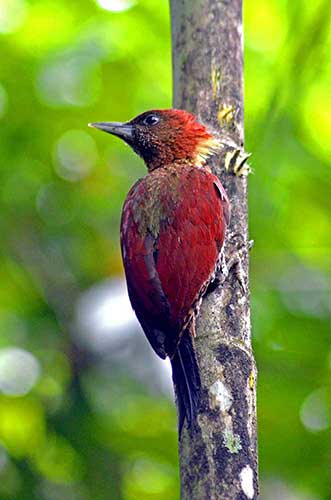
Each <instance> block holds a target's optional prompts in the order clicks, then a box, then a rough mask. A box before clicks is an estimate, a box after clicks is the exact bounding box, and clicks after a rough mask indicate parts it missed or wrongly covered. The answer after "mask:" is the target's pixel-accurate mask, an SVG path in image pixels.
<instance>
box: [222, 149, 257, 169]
mask: <svg viewBox="0 0 331 500" xmlns="http://www.w3.org/2000/svg"><path fill="white" fill-rule="evenodd" d="M250 156H251V153H246V151H245V150H244V149H242V148H240V147H239V146H238V147H236V148H233V149H231V150H230V151H228V152H227V153H226V155H225V160H224V167H225V170H226V171H227V172H233V173H234V175H236V176H237V177H243V176H247V175H248V174H250V173H251V172H252V169H251V167H250V166H249V164H248V163H247V160H248V158H249V157H250Z"/></svg>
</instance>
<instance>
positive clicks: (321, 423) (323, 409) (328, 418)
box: [300, 387, 331, 432]
mask: <svg viewBox="0 0 331 500" xmlns="http://www.w3.org/2000/svg"><path fill="white" fill-rule="evenodd" d="M330 410H331V408H330V395H329V393H328V390H327V388H325V387H320V388H319V389H316V390H315V391H313V392H311V393H310V394H309V395H308V396H307V397H306V399H305V400H304V402H303V403H302V406H301V410H300V418H301V422H302V423H303V425H304V426H305V427H306V429H307V430H309V431H312V432H319V431H324V430H326V429H328V428H329V427H330V425H331V411H330Z"/></svg>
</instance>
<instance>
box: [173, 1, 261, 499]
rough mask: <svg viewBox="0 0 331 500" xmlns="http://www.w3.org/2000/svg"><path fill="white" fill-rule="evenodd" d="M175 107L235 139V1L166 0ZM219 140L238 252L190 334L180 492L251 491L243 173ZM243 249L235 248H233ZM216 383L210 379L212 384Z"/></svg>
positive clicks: (229, 247) (254, 487) (238, 85)
mask: <svg viewBox="0 0 331 500" xmlns="http://www.w3.org/2000/svg"><path fill="white" fill-rule="evenodd" d="M170 3H171V18H172V42H173V80H174V106H175V107H177V108H184V109H187V110H188V111H191V112H193V113H195V114H196V115H198V117H199V118H200V119H201V120H202V121H203V122H204V123H206V124H208V125H210V126H212V127H213V128H214V129H215V130H216V131H217V132H218V134H219V135H220V137H221V138H222V137H223V138H224V141H225V142H229V139H230V142H231V141H232V142H233V144H237V145H238V146H240V147H242V146H243V142H244V136H243V91H242V86H243V85H242V79H243V61H242V58H243V54H242V5H241V0H232V1H231V2H229V1H227V0H219V1H217V2H215V0H199V1H194V2H192V1H191V0H171V2H170ZM231 148H232V146H229V147H228V148H227V147H225V148H224V149H223V150H222V152H221V153H220V155H218V156H217V157H215V158H214V159H213V160H212V161H211V162H210V164H211V166H212V169H213V171H214V173H215V174H216V175H218V176H219V177H220V179H221V181H222V183H223V185H224V187H225V189H226V191H227V194H228V196H229V198H230V203H231V208H232V216H231V223H230V226H229V229H228V233H227V238H226V244H225V250H224V251H225V258H226V259H227V258H228V259H229V258H230V256H233V255H234V254H236V253H237V254H238V259H239V260H240V268H241V279H240V280H239V279H238V273H237V271H238V268H237V267H236V266H233V267H232V268H231V269H230V272H229V275H228V277H227V279H226V280H225V282H224V283H223V284H222V286H221V287H219V288H217V289H216V290H215V291H214V292H212V293H211V294H209V295H207V296H206V297H205V298H204V300H203V303H202V306H201V310H200V314H199V317H198V319H197V335H196V339H195V345H196V351H197V356H198V361H199V365H200V369H201V380H202V391H201V404H200V409H199V415H198V419H197V424H196V425H195V426H194V427H193V428H192V429H190V430H188V429H187V428H186V427H184V429H183V432H182V436H181V439H180V442H179V454H180V475H181V498H182V499H183V500H203V499H210V500H216V499H217V500H230V499H231V500H234V499H235V500H245V499H247V498H250V499H256V498H257V497H258V475H257V474H258V473H257V442H256V394H255V391H256V378H257V373H256V366H255V361H254V356H253V353H252V347H251V331H250V308H249V280H248V253H249V243H248V228H247V177H246V176H241V177H238V176H235V175H233V172H231V171H227V170H226V168H225V166H226V165H227V164H228V163H229V157H227V156H226V155H227V154H228V153H229V150H231ZM239 249H240V252H239ZM215 384H216V385H215Z"/></svg>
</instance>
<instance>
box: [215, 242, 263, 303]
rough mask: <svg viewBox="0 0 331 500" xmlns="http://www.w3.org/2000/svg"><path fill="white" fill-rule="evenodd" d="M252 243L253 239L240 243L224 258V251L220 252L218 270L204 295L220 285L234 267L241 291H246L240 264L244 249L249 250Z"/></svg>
mask: <svg viewBox="0 0 331 500" xmlns="http://www.w3.org/2000/svg"><path fill="white" fill-rule="evenodd" d="M253 245H254V240H249V241H248V243H241V244H240V246H239V247H238V248H236V249H235V250H233V251H232V252H231V253H230V255H229V256H228V258H227V259H226V258H225V255H224V252H222V253H221V256H220V261H219V266H218V270H217V272H216V275H215V278H214V280H213V281H212V282H211V283H210V284H209V285H208V288H207V290H206V294H205V295H209V294H210V293H212V292H213V291H214V290H216V288H218V287H219V286H221V285H222V284H223V283H224V282H225V281H226V279H227V278H228V276H229V274H230V271H231V270H232V269H233V268H235V270H234V273H235V276H236V277H237V279H238V281H239V284H240V287H241V289H242V292H243V293H244V294H245V293H246V292H247V286H246V279H245V272H244V268H243V265H242V261H243V258H244V254H245V253H246V250H247V248H248V250H250V249H251V248H252V247H253Z"/></svg>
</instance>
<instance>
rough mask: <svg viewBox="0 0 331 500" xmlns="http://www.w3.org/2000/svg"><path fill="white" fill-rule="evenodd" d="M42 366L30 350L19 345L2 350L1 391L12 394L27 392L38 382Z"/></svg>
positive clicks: (0, 365) (0, 353)
mask: <svg viewBox="0 0 331 500" xmlns="http://www.w3.org/2000/svg"><path fill="white" fill-rule="evenodd" d="M39 375H40V366H39V363H38V361H37V359H36V358H35V357H34V356H33V355H32V354H31V353H30V352H28V351H25V350H23V349H19V348H17V347H8V348H6V349H1V350H0V391H1V392H2V393H3V394H6V395H10V396H23V395H24V394H27V393H28V392H29V391H30V390H31V389H32V387H33V386H34V385H35V383H36V382H37V380H38V378H39Z"/></svg>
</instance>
